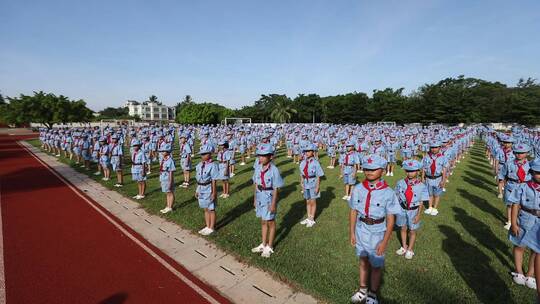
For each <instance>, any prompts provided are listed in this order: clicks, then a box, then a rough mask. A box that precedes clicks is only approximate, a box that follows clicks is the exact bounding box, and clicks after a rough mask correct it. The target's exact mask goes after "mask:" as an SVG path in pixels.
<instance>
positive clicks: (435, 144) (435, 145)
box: [429, 140, 441, 148]
mask: <svg viewBox="0 0 540 304" xmlns="http://www.w3.org/2000/svg"><path fill="white" fill-rule="evenodd" d="M440 146H441V143H440V142H438V141H436V140H434V141H432V142H431V143H430V144H429V147H430V148H439V147H440Z"/></svg>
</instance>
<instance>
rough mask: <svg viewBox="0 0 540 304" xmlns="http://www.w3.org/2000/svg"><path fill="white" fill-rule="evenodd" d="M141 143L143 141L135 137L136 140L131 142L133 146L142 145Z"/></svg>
mask: <svg viewBox="0 0 540 304" xmlns="http://www.w3.org/2000/svg"><path fill="white" fill-rule="evenodd" d="M140 145H141V141H140V140H138V139H134V140H133V141H132V142H131V146H132V147H135V146H140Z"/></svg>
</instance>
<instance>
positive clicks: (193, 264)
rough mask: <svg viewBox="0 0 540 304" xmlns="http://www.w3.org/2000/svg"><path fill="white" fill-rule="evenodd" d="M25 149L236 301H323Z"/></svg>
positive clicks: (273, 303) (270, 303)
mask: <svg viewBox="0 0 540 304" xmlns="http://www.w3.org/2000/svg"><path fill="white" fill-rule="evenodd" d="M20 143H21V144H22V145H24V146H25V147H26V148H28V149H29V150H30V151H32V152H33V153H34V154H35V155H36V156H37V157H39V158H40V159H41V160H42V161H43V162H45V163H47V164H48V165H49V166H51V168H53V169H54V170H55V171H56V172H58V173H59V174H60V175H62V176H63V177H64V178H66V179H67V180H68V181H69V182H71V183H72V184H73V185H74V186H75V187H77V188H78V189H79V190H81V191H83V192H84V193H85V194H86V195H87V196H89V197H90V198H92V199H93V200H94V201H96V202H97V203H98V204H99V205H101V206H102V207H103V208H105V209H106V210H108V211H109V212H110V213H112V214H113V215H114V216H116V217H117V218H118V219H120V220H121V221H122V222H124V223H125V224H126V225H127V226H129V227H130V228H131V229H133V230H134V231H136V232H137V233H138V234H140V235H141V236H142V237H143V238H145V239H146V240H147V241H148V242H150V243H151V244H152V245H154V246H156V247H157V248H159V249H160V250H161V251H162V252H164V253H165V254H167V255H168V256H169V257H171V258H172V259H174V260H175V261H176V262H177V263H179V264H180V265H182V266H184V267H185V268H186V269H187V270H189V271H191V272H192V273H193V274H194V275H195V276H196V277H197V278H199V279H200V280H201V281H203V282H205V283H207V284H208V285H210V286H212V287H213V288H215V289H216V290H217V291H218V292H220V293H221V294H222V295H223V296H225V297H227V298H228V299H230V300H231V301H232V302H234V303H268V304H277V303H286V304H294V303H318V302H317V300H316V299H315V298H313V297H312V296H310V295H307V294H304V293H301V292H296V291H294V290H293V289H292V288H291V287H290V286H288V285H287V284H285V283H283V282H280V281H278V280H276V279H274V278H273V277H272V276H270V275H269V274H268V273H266V272H264V271H263V270H260V269H258V268H256V267H252V266H249V265H247V264H244V263H242V262H240V261H238V260H236V258H235V257H233V256H231V255H229V254H227V253H226V252H224V251H223V250H220V249H219V248H217V247H216V246H215V245H214V244H213V243H211V242H209V241H207V240H206V239H204V238H202V237H199V236H197V235H194V234H193V233H191V232H190V231H188V230H186V229H183V228H181V227H179V226H178V225H176V224H174V223H171V222H168V221H166V220H165V219H163V218H161V217H159V216H156V215H151V214H148V213H147V212H146V211H145V210H144V209H141V208H140V205H139V204H138V203H137V202H135V201H133V200H131V199H129V198H126V197H124V196H123V195H121V194H119V193H118V192H116V191H113V190H109V189H107V188H105V187H103V186H102V185H101V184H99V183H98V182H96V181H94V180H92V179H91V178H89V177H88V176H86V175H84V174H82V173H79V172H77V171H75V170H74V169H73V168H71V167H70V166H68V165H66V164H64V163H62V162H60V161H59V160H57V159H56V157H54V156H50V155H48V154H46V153H44V152H42V151H41V150H39V149H38V148H35V147H34V146H32V145H30V144H29V143H27V142H24V141H21V142H20Z"/></svg>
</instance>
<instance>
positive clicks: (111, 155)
mask: <svg viewBox="0 0 540 304" xmlns="http://www.w3.org/2000/svg"><path fill="white" fill-rule="evenodd" d="M111 156H119V155H118V154H111Z"/></svg>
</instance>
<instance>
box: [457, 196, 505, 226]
mask: <svg viewBox="0 0 540 304" xmlns="http://www.w3.org/2000/svg"><path fill="white" fill-rule="evenodd" d="M457 191H458V192H459V195H460V196H461V197H463V198H464V199H466V200H468V201H469V203H471V204H473V205H474V206H476V208H478V209H480V210H481V211H484V212H487V213H489V214H491V215H493V217H495V218H496V219H498V220H500V221H501V222H502V223H504V222H506V219H505V217H504V215H503V214H502V211H501V210H499V209H497V208H496V207H494V206H493V205H492V204H490V203H489V202H488V201H487V200H486V199H485V198H482V197H480V196H477V195H474V194H472V193H470V192H469V191H467V190H463V189H458V190H457ZM500 203H501V204H502V202H500Z"/></svg>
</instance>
